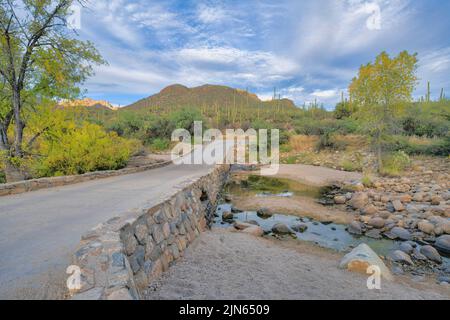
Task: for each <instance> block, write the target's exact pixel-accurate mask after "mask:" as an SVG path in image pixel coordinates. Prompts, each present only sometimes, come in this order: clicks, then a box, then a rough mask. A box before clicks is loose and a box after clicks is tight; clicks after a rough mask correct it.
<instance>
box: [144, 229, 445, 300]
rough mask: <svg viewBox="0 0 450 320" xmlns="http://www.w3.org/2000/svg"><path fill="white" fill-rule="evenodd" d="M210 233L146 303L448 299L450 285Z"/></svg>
mask: <svg viewBox="0 0 450 320" xmlns="http://www.w3.org/2000/svg"><path fill="white" fill-rule="evenodd" d="M289 243H290V242H287V243H283V242H279V241H275V240H270V239H262V238H255V237H252V236H250V235H247V234H242V233H238V232H232V231H229V229H223V230H220V229H215V230H213V231H208V232H205V233H203V234H202V235H201V236H200V237H199V238H198V239H197V240H196V241H195V242H194V243H193V245H192V246H191V247H189V248H188V249H187V251H186V252H185V256H184V258H183V259H182V260H180V261H179V262H177V263H176V264H175V265H174V266H172V267H171V268H170V270H169V271H168V272H167V273H165V274H164V275H163V276H162V277H161V278H160V279H159V280H158V281H157V282H156V283H154V284H152V287H151V288H150V289H149V290H148V292H147V295H146V298H147V299H152V300H153V299H155V300H158V299H186V300H201V299H237V300H243V299H249V300H261V299H321V300H323V299H390V300H391V299H413V300H417V299H447V300H448V299H450V289H449V287H448V286H447V287H444V286H439V285H434V284H429V283H425V284H423V283H413V284H407V283H405V281H404V280H401V279H399V278H396V280H395V282H391V283H388V282H382V290H381V291H377V290H374V291H371V290H368V289H367V286H366V281H367V278H366V277H365V276H364V275H359V274H355V273H350V272H348V271H345V270H340V269H338V267H337V266H338V264H339V261H340V258H341V257H342V256H341V255H339V254H337V253H332V252H329V251H327V250H324V249H320V248H316V247H312V246H309V245H298V244H297V245H296V246H293V245H292V244H289Z"/></svg>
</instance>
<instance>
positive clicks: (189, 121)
mask: <svg viewBox="0 0 450 320" xmlns="http://www.w3.org/2000/svg"><path fill="white" fill-rule="evenodd" d="M169 120H170V121H172V122H173V123H174V124H175V127H176V129H186V130H188V131H189V133H190V134H191V135H192V136H193V135H194V122H195V121H202V122H203V127H204V128H206V123H205V121H204V119H203V116H202V114H201V112H200V111H199V110H197V109H188V108H185V109H182V110H180V111H177V112H175V113H173V114H171V115H170V118H169Z"/></svg>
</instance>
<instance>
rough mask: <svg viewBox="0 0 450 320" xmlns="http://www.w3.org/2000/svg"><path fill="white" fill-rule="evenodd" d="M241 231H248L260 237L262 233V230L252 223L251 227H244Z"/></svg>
mask: <svg viewBox="0 0 450 320" xmlns="http://www.w3.org/2000/svg"><path fill="white" fill-rule="evenodd" d="M242 232H243V233H248V234H250V235H252V236H255V237H262V236H263V235H264V230H263V229H262V228H261V227H260V226H254V225H252V226H251V227H248V228H245V229H244V230H242Z"/></svg>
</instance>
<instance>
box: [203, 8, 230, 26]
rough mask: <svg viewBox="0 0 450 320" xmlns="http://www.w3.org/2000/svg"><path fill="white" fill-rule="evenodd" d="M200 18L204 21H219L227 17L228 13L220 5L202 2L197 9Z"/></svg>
mask: <svg viewBox="0 0 450 320" xmlns="http://www.w3.org/2000/svg"><path fill="white" fill-rule="evenodd" d="M197 11H198V12H197V14H198V19H199V20H200V21H201V22H203V23H218V22H221V21H223V20H224V19H226V18H227V15H229V13H227V12H226V11H225V10H224V9H223V8H221V7H219V6H215V7H213V6H209V5H205V4H200V5H199V6H198V9H197Z"/></svg>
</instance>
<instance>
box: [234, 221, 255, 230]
mask: <svg viewBox="0 0 450 320" xmlns="http://www.w3.org/2000/svg"><path fill="white" fill-rule="evenodd" d="M233 226H234V227H235V228H236V229H238V230H245V229H247V228H250V227H253V225H252V224H250V223H247V222H242V221H235V222H234V224H233Z"/></svg>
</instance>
